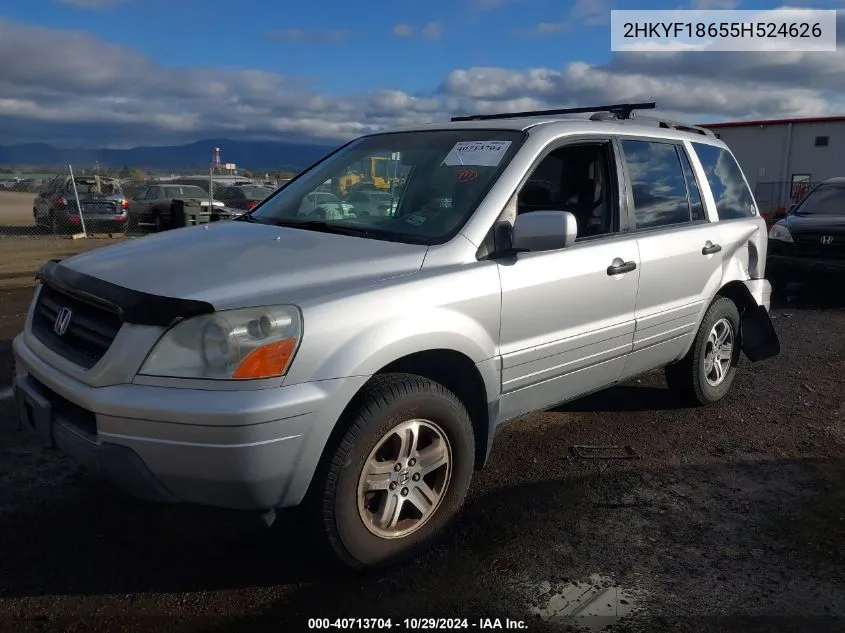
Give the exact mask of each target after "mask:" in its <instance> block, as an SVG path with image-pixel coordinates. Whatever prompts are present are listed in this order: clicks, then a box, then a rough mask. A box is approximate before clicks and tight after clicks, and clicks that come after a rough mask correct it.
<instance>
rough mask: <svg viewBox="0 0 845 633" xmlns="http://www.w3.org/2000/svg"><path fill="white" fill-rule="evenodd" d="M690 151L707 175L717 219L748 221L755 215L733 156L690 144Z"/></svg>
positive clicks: (752, 199) (752, 201)
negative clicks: (696, 155) (695, 155)
mask: <svg viewBox="0 0 845 633" xmlns="http://www.w3.org/2000/svg"><path fill="white" fill-rule="evenodd" d="M693 147H694V148H695V153H696V154H698V159H699V160H700V161H701V164H702V166H703V167H704V172H705V173H706V174H707V182H708V183H710V189H711V190H712V191H713V198H714V199H715V200H716V211H717V212H718V214H719V219H720V220H735V219H737V218H750V217H752V216H753V215H754V214H755V211H754V196H752V195H751V190H750V189H749V188H748V185H746V184H745V180H744V179H743V177H742V170H741V169H740V168H739V165H738V164H737V162H736V159H735V158H734V157H733V155H732V154H731V153H730V152H729V151H727V150H725V149H722V148H721V147H716V146H715V145H706V144H704V143H693Z"/></svg>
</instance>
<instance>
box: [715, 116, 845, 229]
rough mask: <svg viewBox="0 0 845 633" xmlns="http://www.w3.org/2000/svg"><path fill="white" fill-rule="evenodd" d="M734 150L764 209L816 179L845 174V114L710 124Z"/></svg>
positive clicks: (792, 197) (797, 195)
mask: <svg viewBox="0 0 845 633" xmlns="http://www.w3.org/2000/svg"><path fill="white" fill-rule="evenodd" d="M702 127H706V128H710V129H711V130H712V131H713V132H714V133H715V134H716V136H718V137H719V138H721V139H722V140H723V141H725V143H727V145H728V147H730V148H731V150H732V151H733V153H734V154H735V155H736V158H737V160H738V161H739V164H740V166H741V167H742V169H743V171H744V172H745V175H746V177H747V178H748V180H749V184H750V185H751V188H752V189H753V190H754V195H755V197H756V198H757V204H758V205H759V207H760V210H761V211H762V212H764V213H769V212H775V211H777V210H778V209H785V208H788V207H789V206H790V205H791V204H792V203H793V202H796V201H797V200H800V199H801V196H802V195H803V194H804V193H805V192H806V190H807V188H808V187H809V186H811V185H812V184H815V183H817V182H820V181H822V180H826V179H828V178H833V177H835V176H845V116H836V117H819V118H803V119H774V120H767V121H738V122H731V123H707V124H702Z"/></svg>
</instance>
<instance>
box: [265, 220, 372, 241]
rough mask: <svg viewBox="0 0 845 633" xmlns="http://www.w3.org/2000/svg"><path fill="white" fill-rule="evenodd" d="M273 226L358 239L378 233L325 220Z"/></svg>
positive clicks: (291, 221) (275, 223)
mask: <svg viewBox="0 0 845 633" xmlns="http://www.w3.org/2000/svg"><path fill="white" fill-rule="evenodd" d="M272 224H273V226H283V227H289V228H294V229H305V230H306V231H319V232H320V233H333V234H335V235H354V236H357V237H375V235H376V233H375V232H374V231H371V230H369V229H359V228H357V227H354V226H338V225H337V224H331V223H329V222H325V221H323V220H273V222H272Z"/></svg>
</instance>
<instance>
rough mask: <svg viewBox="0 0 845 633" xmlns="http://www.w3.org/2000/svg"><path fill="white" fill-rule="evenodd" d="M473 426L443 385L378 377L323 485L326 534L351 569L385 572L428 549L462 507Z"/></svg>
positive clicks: (333, 451) (332, 457) (417, 379)
mask: <svg viewBox="0 0 845 633" xmlns="http://www.w3.org/2000/svg"><path fill="white" fill-rule="evenodd" d="M474 453H475V451H474V436H473V428H472V422H471V421H470V418H469V415H468V413H467V411H466V408H465V407H464V406H463V404H462V403H461V402H460V400H458V398H457V397H456V396H455V395H454V394H453V393H451V392H450V391H448V390H447V389H445V388H444V387H443V386H442V385H440V384H438V383H435V382H433V381H431V380H428V379H425V378H421V377H418V376H412V375H408V374H389V375H385V376H380V377H378V378H377V379H375V380H374V381H373V382H372V383H371V384H370V385H369V386H368V387H367V390H366V392H365V393H364V394H363V395H362V397H361V399H360V400H359V403H358V406H357V408H356V410H355V413H354V417H353V419H352V421H351V424H350V425H349V428H348V430H347V431H346V432H345V433H344V435H343V437H342V438H340V440H339V442H337V444H336V445H335V446H334V447H333V448H331V449H330V454H329V460H328V462H327V466H326V468H325V469H324V472H323V473H322V476H321V477H320V478H319V480H318V483H319V486H320V490H319V492H320V495H319V504H318V505H319V509H320V514H321V516H320V519H321V522H322V528H323V531H324V533H325V535H326V537H327V540H328V543H329V545H330V546H331V548H332V549H333V551H334V552H335V554H336V555H337V556H338V557H339V558H340V559H341V561H343V562H344V563H345V564H347V565H349V566H350V567H354V568H358V569H364V568H374V567H384V566H388V565H393V564H396V563H399V562H402V561H404V560H407V559H409V558H411V557H413V556H415V555H416V554H418V553H420V552H421V551H422V550H423V549H425V548H426V547H428V546H430V545H431V544H432V543H433V542H434V541H435V540H436V539H437V537H438V536H440V534H442V532H443V530H444V529H445V528H446V526H447V524H448V523H449V521H450V520H451V519H452V518H453V517H454V516H455V514H456V513H457V512H458V510H459V509H460V507H461V504H462V503H463V500H464V497H465V496H466V492H467V489H468V488H469V484H470V480H471V479H472V471H473V467H474V456H475V455H474Z"/></svg>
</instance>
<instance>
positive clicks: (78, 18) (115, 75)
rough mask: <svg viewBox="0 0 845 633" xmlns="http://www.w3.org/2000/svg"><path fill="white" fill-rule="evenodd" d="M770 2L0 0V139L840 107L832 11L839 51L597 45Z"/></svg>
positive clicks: (121, 143) (249, 134) (798, 1)
mask: <svg viewBox="0 0 845 633" xmlns="http://www.w3.org/2000/svg"><path fill="white" fill-rule="evenodd" d="M782 4H783V3H773V2H762V1H760V0H674V1H673V0H668V1H667V2H653V1H650V0H637V1H636V2H635V1H633V0H627V1H626V0H615V1H614V0H428V1H426V2H418V1H412V0H369V1H368V2H357V3H356V2H348V1H341V0H319V1H318V2H310V3H302V4H301V5H298V4H295V3H280V2H278V0H241V1H240V2H233V1H232V0H227V1H225V2H224V0H202V1H200V0H168V1H165V0H0V59H2V60H3V63H2V64H0V144H12V143H19V142H50V143H52V144H55V145H64V146H71V145H77V146H79V145H82V146H110V147H131V146H135V145H159V144H171V143H181V142H190V141H194V140H199V139H202V138H209V137H221V136H222V137H237V138H289V139H294V138H296V139H301V138H309V139H315V140H318V141H329V142H331V141H336V140H341V139H345V138H349V137H352V136H356V135H358V134H360V133H362V132H367V131H370V130H376V129H381V128H383V127H385V126H391V125H395V124H407V123H415V122H428V121H431V120H437V119H443V118H446V117H448V116H449V115H451V114H457V113H473V112H491V111H503V110H512V109H519V110H525V109H540V108H549V107H567V106H573V105H585V104H597V103H601V104H604V103H613V102H624V101H634V100H636V101H646V100H648V101H651V100H654V101H657V103H658V106H659V107H660V108H661V109H662V110H663V111H665V112H666V113H667V114H669V115H671V116H673V117H676V118H683V119H685V120H691V121H694V122H705V121H718V120H734V119H742V118H746V119H747V118H752V119H757V118H773V117H782V116H821V115H830V114H845V49H843V48H842V43H845V19H840V20H839V21H838V22H839V29H838V31H839V32H838V40H839V41H840V42H841V43H840V48H839V50H838V51H837V52H829V53H748V52H741V53H702V52H685V53H681V52H662V53H624V54H612V53H611V52H610V31H609V22H610V10H611V9H612V8H616V9H677V8H740V9H761V8H774V7H777V6H781V5H782ZM789 5H790V6H808V5H809V6H814V7H818V8H827V9H833V8H840V7H841V8H843V9H845V0H816V1H815V2H811V1H810V0H793V1H792V2H790V3H789ZM839 16H840V18H845V12H840V14H839Z"/></svg>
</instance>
